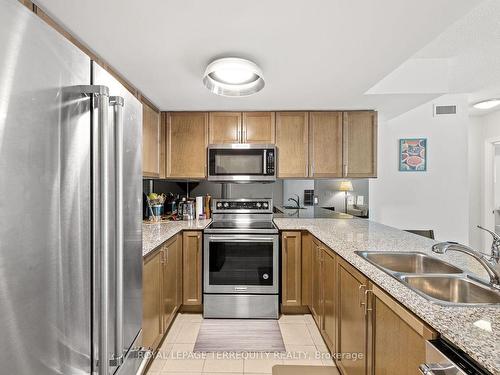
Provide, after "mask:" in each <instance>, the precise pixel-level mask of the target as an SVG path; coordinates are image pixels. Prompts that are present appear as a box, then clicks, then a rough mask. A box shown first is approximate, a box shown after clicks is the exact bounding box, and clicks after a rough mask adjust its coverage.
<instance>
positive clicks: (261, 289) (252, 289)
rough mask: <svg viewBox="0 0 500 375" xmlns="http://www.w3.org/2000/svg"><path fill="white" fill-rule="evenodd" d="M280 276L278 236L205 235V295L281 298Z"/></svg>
mask: <svg viewBox="0 0 500 375" xmlns="http://www.w3.org/2000/svg"><path fill="white" fill-rule="evenodd" d="M278 275H279V270H278V236H277V235H257V234H256V235H252V234H247V235H244V234H206V235H205V241H204V280H203V281H204V292H205V293H229V294H235V293H236V294H240V293H241V294H277V293H278Z"/></svg>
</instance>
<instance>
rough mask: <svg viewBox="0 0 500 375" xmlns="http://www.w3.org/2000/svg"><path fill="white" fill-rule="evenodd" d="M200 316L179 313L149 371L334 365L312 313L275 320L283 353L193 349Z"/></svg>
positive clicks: (230, 373)
mask: <svg viewBox="0 0 500 375" xmlns="http://www.w3.org/2000/svg"><path fill="white" fill-rule="evenodd" d="M202 321H203V317H202V316H201V314H179V315H178V316H177V318H176V319H175V321H174V323H173V324H172V327H171V328H170V331H169V333H168V334H167V337H166V338H165V340H164V342H163V344H162V346H161V348H160V350H159V353H158V356H157V357H156V358H155V359H154V361H153V363H152V365H151V366H150V369H149V371H148V375H160V374H162V375H163V374H165V375H167V374H168V375H175V374H177V375H180V374H182V375H200V374H212V375H217V374H219V375H222V374H223V375H235V374H238V375H242V374H271V373H272V367H273V366H274V365H279V364H285V365H313V366H334V362H333V361H332V359H331V358H330V355H329V353H328V349H327V348H326V345H325V343H324V342H323V339H322V338H321V334H320V333H319V331H318V328H317V327H316V324H315V323H314V320H313V318H312V316H311V315H283V316H282V317H281V318H280V319H279V321H278V323H279V325H280V329H281V334H282V336H283V341H284V343H285V348H286V351H287V352H286V353H283V354H275V353H253V354H252V353H249V354H247V356H246V357H245V358H242V357H241V355H238V354H235V353H228V354H225V356H224V355H223V354H221V353H219V354H217V353H215V354H213V353H207V354H205V355H202V354H201V353H193V348H194V344H195V342H196V337H197V335H198V331H199V329H200V326H201V322H202Z"/></svg>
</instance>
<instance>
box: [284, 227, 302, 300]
mask: <svg viewBox="0 0 500 375" xmlns="http://www.w3.org/2000/svg"><path fill="white" fill-rule="evenodd" d="M281 242H282V249H283V253H282V282H281V288H282V298H281V302H282V304H283V305H284V306H301V305H302V302H301V292H302V275H301V269H302V256H301V254H302V243H301V242H302V241H301V233H300V232H283V233H282V235H281Z"/></svg>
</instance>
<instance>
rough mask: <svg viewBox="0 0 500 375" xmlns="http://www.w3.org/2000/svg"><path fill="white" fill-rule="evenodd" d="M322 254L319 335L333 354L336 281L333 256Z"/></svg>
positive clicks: (325, 251)
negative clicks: (321, 305)
mask: <svg viewBox="0 0 500 375" xmlns="http://www.w3.org/2000/svg"><path fill="white" fill-rule="evenodd" d="M322 252H323V280H322V281H323V319H322V320H323V324H322V326H321V333H322V335H323V338H324V340H325V342H326V345H327V346H328V349H330V351H331V352H332V353H335V331H336V323H337V313H336V307H337V303H336V300H335V298H336V295H337V294H336V290H337V285H336V280H335V273H336V272H335V268H336V263H335V255H334V253H333V252H332V251H331V250H329V249H325V248H323V249H322Z"/></svg>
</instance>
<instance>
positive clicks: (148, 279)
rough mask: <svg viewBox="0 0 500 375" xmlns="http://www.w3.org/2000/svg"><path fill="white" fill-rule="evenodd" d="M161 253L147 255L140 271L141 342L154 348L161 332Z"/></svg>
mask: <svg viewBox="0 0 500 375" xmlns="http://www.w3.org/2000/svg"><path fill="white" fill-rule="evenodd" d="M161 260H162V253H161V251H157V252H156V253H155V254H153V255H151V256H150V257H148V258H147V259H146V260H145V262H144V266H143V271H142V332H143V333H142V344H143V345H144V346H145V347H147V348H155V347H156V345H157V344H158V341H159V338H160V337H161V333H162V326H161V273H162V263H161Z"/></svg>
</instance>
